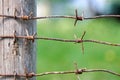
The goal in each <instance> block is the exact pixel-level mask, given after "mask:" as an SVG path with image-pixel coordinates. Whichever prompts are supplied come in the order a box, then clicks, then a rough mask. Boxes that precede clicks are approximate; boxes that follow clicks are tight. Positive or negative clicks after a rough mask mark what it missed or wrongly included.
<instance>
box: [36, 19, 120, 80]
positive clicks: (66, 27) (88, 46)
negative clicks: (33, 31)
mask: <svg viewBox="0 0 120 80" xmlns="http://www.w3.org/2000/svg"><path fill="white" fill-rule="evenodd" d="M73 24H74V22H73V20H69V19H59V20H58V19H51V20H41V21H38V27H37V31H38V36H42V37H52V38H63V39H74V35H76V36H77V37H78V38H80V37H81V35H82V33H83V32H84V31H86V35H85V37H84V39H95V40H101V41H108V42H112V43H120V37H119V36H120V26H119V25H120V24H119V23H118V22H115V21H114V20H109V19H98V20H85V21H82V22H81V21H80V22H78V24H77V25H76V26H75V27H74V26H73ZM84 48H85V51H84V52H85V53H84V54H82V51H81V44H74V43H65V42H56V41H45V40H39V41H37V73H41V72H46V71H66V70H74V69H75V66H74V63H75V62H76V63H77V64H78V67H79V68H88V69H96V68H100V69H109V70H112V71H116V72H119V73H120V69H119V67H120V63H119V61H120V58H119V56H120V47H112V46H107V45H102V44H95V43H84ZM80 78H81V79H82V80H88V79H89V80H118V79H120V78H119V77H117V76H114V75H111V74H105V73H83V74H82V75H80ZM37 79H38V80H76V79H77V77H76V75H74V74H68V75H48V76H43V77H38V78H37Z"/></svg>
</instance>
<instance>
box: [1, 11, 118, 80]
mask: <svg viewBox="0 0 120 80" xmlns="http://www.w3.org/2000/svg"><path fill="white" fill-rule="evenodd" d="M0 17H2V18H13V19H22V20H36V19H46V18H69V19H74V20H75V22H74V25H76V24H77V21H78V20H79V21H82V20H88V19H98V18H120V15H99V16H93V17H84V14H83V13H82V15H81V16H78V12H77V10H75V16H69V15H53V16H52V15H51V16H44V17H34V16H32V12H31V13H30V14H29V15H23V16H17V15H16V10H15V11H14V15H13V16H12V15H0ZM84 36H85V32H84V33H83V35H82V37H81V38H79V39H61V38H50V37H39V36H36V34H33V35H27V36H18V35H16V34H15V33H14V34H13V35H11V36H8V35H4V36H3V35H1V36H0V40H2V39H5V38H12V39H28V40H32V41H33V42H34V40H37V39H39V40H51V41H59V42H73V43H82V51H83V53H84V47H83V43H84V42H90V43H98V44H104V45H110V46H120V44H116V43H110V42H105V41H98V40H89V39H83V38H84ZM15 41H16V40H15ZM87 72H105V73H109V74H112V75H116V76H119V77H120V74H119V73H116V72H113V71H111V70H106V69H76V70H74V71H53V72H43V73H39V74H35V73H34V72H31V73H26V74H17V73H16V74H0V76H2V77H14V78H15V79H17V77H25V78H32V77H35V76H45V75H50V74H82V73H87Z"/></svg>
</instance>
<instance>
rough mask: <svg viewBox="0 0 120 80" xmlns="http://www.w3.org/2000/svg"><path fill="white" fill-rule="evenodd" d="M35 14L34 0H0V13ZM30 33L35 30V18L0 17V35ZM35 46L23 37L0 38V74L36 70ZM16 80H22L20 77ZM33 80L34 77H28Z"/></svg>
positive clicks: (0, 78)
mask: <svg viewBox="0 0 120 80" xmlns="http://www.w3.org/2000/svg"><path fill="white" fill-rule="evenodd" d="M15 8H16V10H17V11H16V15H17V16H22V15H29V14H30V12H33V15H34V16H35V15H36V3H35V0H0V14H5V15H14V11H15ZM14 31H16V35H27V32H28V33H29V35H32V34H33V33H35V32H36V21H35V20H28V21H27V20H26V21H25V20H16V19H11V18H0V35H13V34H14ZM35 49H36V46H35V42H32V41H28V40H25V39H18V40H17V41H16V42H15V43H14V39H0V74H13V73H14V72H16V73H17V74H25V73H26V72H35V71H36V50H35ZM0 80H14V79H13V77H0ZM17 80H23V79H21V78H19V79H17ZM30 80H35V78H34V79H33V78H32V79H30Z"/></svg>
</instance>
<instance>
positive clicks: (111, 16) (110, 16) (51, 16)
mask: <svg viewBox="0 0 120 80" xmlns="http://www.w3.org/2000/svg"><path fill="white" fill-rule="evenodd" d="M32 14H33V12H30V14H29V15H23V16H17V15H16V9H15V11H14V15H0V17H6V18H14V19H22V20H34V19H46V18H69V19H75V23H74V25H76V23H77V21H78V20H79V21H83V20H88V19H98V18H120V15H99V16H92V17H84V13H82V15H81V16H79V15H78V11H77V9H76V10H75V16H70V15H50V16H42V17H34V16H33V15H32Z"/></svg>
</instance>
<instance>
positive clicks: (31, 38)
mask: <svg viewBox="0 0 120 80" xmlns="http://www.w3.org/2000/svg"><path fill="white" fill-rule="evenodd" d="M0 38H1V39H4V38H12V39H14V38H19V39H28V40H32V41H34V40H35V39H41V40H51V41H59V42H73V43H84V42H91V43H98V44H104V45H110V46H120V44H116V43H110V42H105V41H99V40H91V39H84V40H81V39H61V38H50V37H39V36H14V35H13V36H0Z"/></svg>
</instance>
